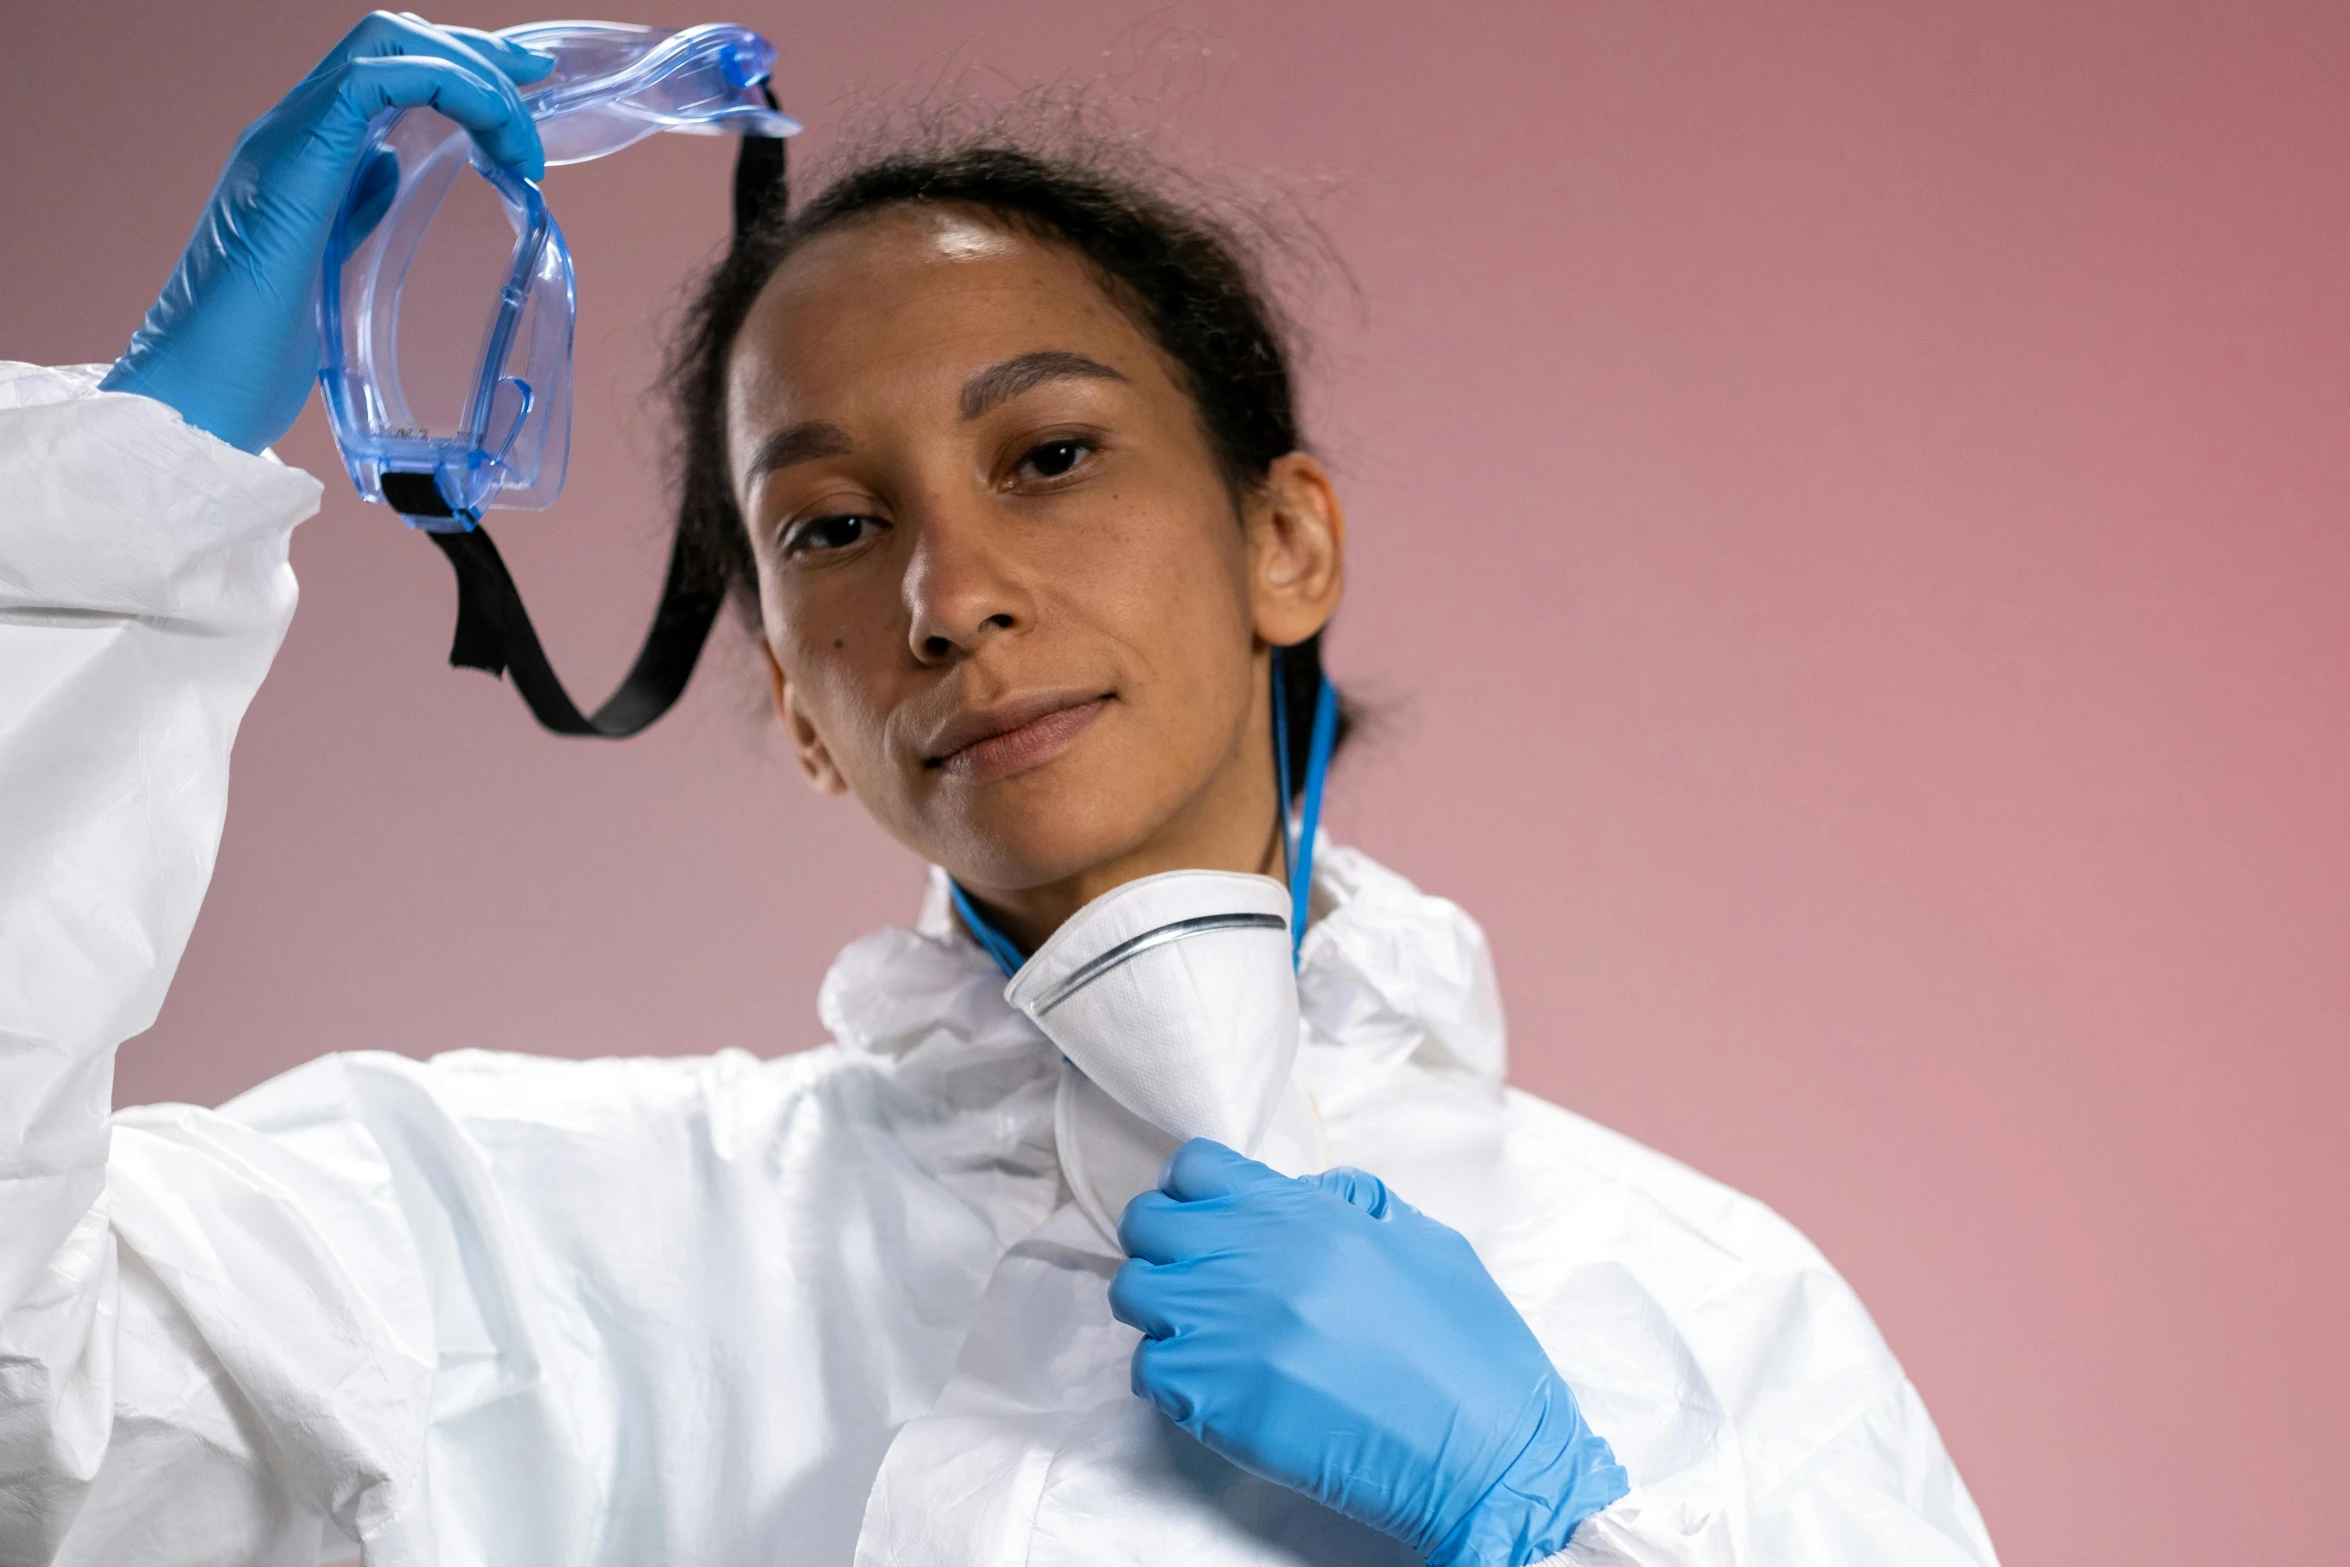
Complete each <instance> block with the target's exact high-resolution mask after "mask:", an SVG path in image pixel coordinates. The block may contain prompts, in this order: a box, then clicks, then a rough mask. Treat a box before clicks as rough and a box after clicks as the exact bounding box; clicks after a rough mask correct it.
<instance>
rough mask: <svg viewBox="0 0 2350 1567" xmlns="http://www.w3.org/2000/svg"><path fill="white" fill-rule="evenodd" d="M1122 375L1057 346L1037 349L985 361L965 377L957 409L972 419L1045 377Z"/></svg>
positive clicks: (1097, 378)
mask: <svg viewBox="0 0 2350 1567" xmlns="http://www.w3.org/2000/svg"><path fill="white" fill-rule="evenodd" d="M1125 379H1126V378H1125V377H1124V376H1122V375H1120V374H1119V373H1118V372H1117V371H1115V370H1113V369H1111V368H1110V367H1109V366H1108V365H1105V364H1103V363H1101V361H1099V360H1096V359H1088V358H1086V357H1085V356H1084V355H1083V354H1072V353H1069V352H1067V351H1066V350H1063V349H1058V348H1047V349H1041V350H1039V351H1038V352H1036V353H1033V354H1021V355H1019V356H1018V357H1017V358H1013V359H1007V360H1005V361H1004V362H1003V363H1002V364H1000V365H989V366H988V367H987V368H986V369H985V370H982V371H980V372H979V373H978V374H977V375H975V376H973V377H972V378H971V379H970V380H968V381H965V382H964V383H963V396H962V408H961V412H962V415H963V417H964V418H965V419H976V418H978V417H979V416H980V415H981V414H983V413H986V412H987V411H988V410H989V409H991V408H994V407H996V406H997V405H998V404H1001V403H1005V402H1008V401H1010V400H1011V399H1012V398H1015V397H1018V396H1019V395H1020V394H1021V393H1022V392H1025V391H1028V390H1030V389H1031V388H1033V387H1039V386H1042V385H1044V383H1045V382H1047V381H1068V380H1084V381H1123V380H1125Z"/></svg>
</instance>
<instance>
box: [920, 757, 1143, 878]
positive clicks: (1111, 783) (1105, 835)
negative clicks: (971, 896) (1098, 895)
mask: <svg viewBox="0 0 2350 1567" xmlns="http://www.w3.org/2000/svg"><path fill="white" fill-rule="evenodd" d="M1052 771H1053V769H1051V768H1050V767H1045V768H1039V769H1037V772H1036V773H1035V774H1029V775H1023V776H1022V777H1019V778H1007V779H1004V780H1003V781H1002V782H1001V783H998V784H993V785H989V786H988V788H987V789H986V791H985V795H986V796H988V797H987V798H983V799H981V800H978V801H974V802H973V804H974V805H975V806H976V807H977V808H976V809H974V810H972V811H970V812H968V813H967V814H965V815H964V817H963V819H962V820H961V821H960V822H959V823H957V824H956V826H955V828H954V829H953V830H952V831H951V832H949V833H947V834H945V835H942V840H941V841H942V844H945V843H951V844H952V845H953V846H954V849H955V851H956V852H953V853H951V854H944V855H939V856H934V857H935V858H938V859H939V862H940V863H941V864H944V865H945V866H946V867H947V869H948V870H949V871H951V872H952V873H953V874H954V875H955V877H956V879H958V880H968V881H971V882H973V883H976V884H979V885H984V886H988V887H995V888H1001V889H1003V890H1005V891H1017V890H1024V889H1027V888H1030V887H1045V886H1050V885H1051V884H1053V883H1054V882H1058V881H1066V880H1068V879H1069V878H1071V877H1073V876H1078V875H1081V874H1083V873H1084V872H1086V871H1089V870H1091V869H1093V868H1094V867H1095V866H1097V865H1102V864H1105V863H1107V862H1109V861H1112V860H1116V859H1121V858H1123V857H1124V856H1126V855H1129V854H1132V853H1133V852H1135V851H1136V850H1137V849H1139V848H1141V847H1142V846H1143V845H1144V844H1146V843H1148V842H1149V841H1150V839H1151V838H1152V836H1153V835H1154V834H1155V833H1156V832H1157V831H1158V829H1159V827H1160V826H1162V825H1163V819H1164V816H1165V814H1166V813H1165V812H1164V811H1160V810H1154V809H1151V806H1153V805H1155V804H1156V802H1155V801H1151V800H1150V799H1149V798H1148V796H1147V795H1146V794H1145V793H1144V791H1143V790H1141V789H1140V788H1136V787H1133V786H1131V785H1123V786H1122V784H1121V783H1120V782H1119V781H1115V780H1107V779H1089V778H1085V777H1083V776H1081V775H1072V776H1067V777H1062V778H1047V777H1044V776H1041V775H1043V774H1047V773H1050V772H1052ZM1031 779H1033V782H1031V781H1030V780H1031ZM1022 785H1026V787H1021V786H1022Z"/></svg>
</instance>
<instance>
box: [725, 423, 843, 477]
mask: <svg viewBox="0 0 2350 1567" xmlns="http://www.w3.org/2000/svg"><path fill="white" fill-rule="evenodd" d="M854 449H855V448H854V445H853V444H852V443H851V442H850V440H849V433H848V431H846V430H844V429H842V428H841V427H840V426H839V425H837V424H826V423H825V422H824V421H823V420H821V419H808V420H803V421H802V422H801V423H799V424H794V425H787V426H785V427H784V428H783V429H780V430H778V431H776V432H775V433H774V434H773V435H770V436H769V437H767V439H766V440H764V441H762V442H761V443H760V444H759V449H758V451H757V452H755V453H753V454H752V456H751V465H750V466H749V467H748V468H745V469H744V470H743V488H745V489H746V490H747V489H749V488H750V487H751V485H752V484H754V483H756V482H757V481H758V479H759V476H760V475H761V474H767V473H773V472H774V471H775V470H776V469H778V468H789V467H790V466H791V465H792V464H793V463H801V462H814V461H816V460H817V459H818V458H820V457H846V456H847V455H848V454H849V453H850V452H851V451H852V450H854Z"/></svg>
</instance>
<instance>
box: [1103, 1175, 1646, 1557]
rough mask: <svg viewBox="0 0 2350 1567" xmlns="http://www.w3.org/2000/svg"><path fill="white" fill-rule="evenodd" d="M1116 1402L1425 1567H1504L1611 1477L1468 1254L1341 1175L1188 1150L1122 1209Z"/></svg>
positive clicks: (1557, 1384) (1613, 1471)
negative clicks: (1125, 1399)
mask: <svg viewBox="0 0 2350 1567" xmlns="http://www.w3.org/2000/svg"><path fill="white" fill-rule="evenodd" d="M1118 1233H1119V1239H1120V1241H1121V1242H1122V1243H1123V1244H1124V1246H1125V1248H1126V1252H1127V1255H1128V1258H1129V1260H1128V1261H1127V1262H1126V1263H1125V1264H1124V1265H1123V1266H1122V1267H1120V1268H1119V1270H1118V1275H1117V1277H1116V1279H1115V1280H1113V1281H1112V1283H1111V1285H1110V1309H1111V1310H1112V1311H1113V1312H1114V1313H1115V1314H1116V1315H1117V1317H1118V1320H1119V1321H1121V1322H1124V1323H1127V1324H1129V1325H1131V1326H1133V1327H1135V1328H1138V1329H1140V1330H1141V1332H1142V1334H1143V1341H1142V1343H1141V1344H1140V1345H1139V1346H1137V1348H1136V1349H1135V1352H1134V1391H1135V1394H1136V1395H1137V1396H1138V1397H1141V1398H1144V1399H1147V1400H1149V1401H1150V1402H1151V1403H1152V1404H1154V1405H1156V1406H1157V1407H1158V1408H1159V1409H1160V1410H1161V1411H1163V1412H1164V1413H1165V1414H1166V1416H1167V1417H1168V1418H1169V1419H1170V1420H1173V1421H1174V1422H1175V1423H1176V1424H1177V1425H1180V1426H1182V1427H1183V1429H1184V1430H1186V1431H1188V1432H1190V1433H1191V1434H1192V1435H1193V1436H1195V1437H1197V1438H1198V1439H1199V1440H1200V1442H1201V1443H1202V1444H1203V1445H1205V1446H1206V1447H1208V1448H1209V1449H1210V1450H1211V1451H1213V1452H1216V1453H1218V1454H1220V1455H1222V1456H1223V1457H1224V1458H1226V1459H1228V1460H1230V1461H1231V1462H1232V1463H1234V1464H1236V1465H1238V1466H1239V1467H1240V1468H1242V1469H1245V1470H1247V1471H1249V1472H1250V1473H1252V1474H1256V1475H1259V1476H1262V1477H1264V1478H1266V1479H1269V1480H1272V1481H1275V1482H1277V1483H1279V1484H1281V1485H1285V1486H1288V1487H1290V1488H1291V1489H1293V1490H1296V1491H1299V1492H1302V1493H1304V1494H1305V1495H1307V1496H1310V1497H1312V1498H1314V1499H1315V1500H1316V1501H1319V1502H1321V1503H1322V1504H1323V1505H1324V1506H1326V1507H1329V1508H1331V1509H1332V1510H1333V1511H1336V1512H1339V1513H1343V1514H1345V1515H1346V1516H1347V1517H1350V1518H1353V1519H1355V1520H1356V1521H1358V1522H1360V1523H1363V1524H1367V1525H1369V1526H1370V1527H1371V1528H1374V1529H1377V1530H1379V1531H1380V1532H1381V1533H1383V1534H1386V1535H1388V1536H1389V1537H1390V1538H1393V1539H1397V1540H1401V1541H1403V1542H1404V1543H1405V1544H1407V1545H1409V1546H1410V1547H1411V1548H1412V1549H1414V1550H1416V1551H1418V1552H1419V1553H1420V1554H1421V1555H1423V1556H1425V1557H1427V1558H1428V1560H1429V1561H1430V1563H1432V1564H1433V1567H1455V1564H1459V1567H1468V1564H1475V1567H1488V1564H1492V1567H1522V1564H1524V1563H1529V1562H1535V1561H1540V1560H1541V1559H1543V1558H1544V1557H1546V1556H1551V1555H1554V1554H1556V1553H1557V1552H1559V1551H1561V1550H1564V1549H1565V1548H1566V1544H1567V1540H1568V1537H1569V1536H1570V1535H1571V1534H1572V1533H1573V1532H1574V1528H1575V1525H1576V1524H1578V1523H1579V1522H1581V1521H1582V1520H1583V1519H1584V1518H1586V1517H1588V1516H1589V1515H1590V1514H1592V1513H1595V1512H1597V1511H1599V1510H1600V1509H1601V1508H1602V1507H1605V1506H1607V1505H1608V1503H1610V1502H1612V1501H1614V1500H1615V1499H1616V1498H1617V1497H1620V1496H1622V1495H1623V1494H1624V1492H1625V1490H1626V1488H1627V1486H1626V1481H1625V1477H1624V1471H1623V1469H1622V1468H1621V1467H1620V1466H1619V1465H1618V1464H1617V1463H1616V1461H1615V1455H1614V1454H1613V1452H1611V1451H1610V1450H1609V1448H1608V1445H1607V1443H1606V1441H1604V1440H1603V1439H1602V1438H1600V1437H1599V1436H1597V1435H1596V1434H1595V1433H1593V1432H1592V1430H1591V1429H1590V1427H1588V1426H1587V1425H1585V1424H1584V1423H1583V1417H1582V1414H1581V1412H1580V1411H1579V1410H1578V1409H1577V1408H1576V1406H1575V1396H1574V1394H1573V1393H1572V1392H1571V1391H1570V1390H1569V1389H1568V1387H1567V1385H1566V1383H1565V1382H1564V1381H1563V1380H1562V1379H1561V1378H1560V1377H1559V1374H1558V1372H1557V1371H1556V1370H1555V1369H1554V1368H1553V1367H1552V1366H1551V1363H1550V1357H1549V1356H1548V1355H1546V1354H1545V1353H1544V1352H1543V1349H1542V1346H1541V1344H1540V1343H1539V1342H1537V1341H1536V1339H1535V1337H1534V1333H1533V1330H1532V1329H1530V1328H1529V1327H1527V1326H1526V1323H1525V1320H1524V1319H1523V1318H1522V1317H1520V1316H1519V1315H1518V1312H1517V1308H1516V1307H1514V1306H1512V1305H1511V1304H1510V1302H1509V1300H1508V1298H1507V1297H1506V1296H1504V1295H1503V1294H1502V1292H1501V1288H1500V1286H1499V1285H1497V1284H1495V1283H1494V1282H1493V1278H1492V1276H1491V1275H1490V1274H1488V1273H1487V1272H1486V1271H1485V1265H1484V1264H1483V1263H1482V1262H1480V1261H1479V1260H1478V1258H1477V1254H1476V1252H1475V1251H1474V1250H1472V1249H1471V1247H1470V1245H1469V1243H1468V1241H1467V1240H1466V1239H1465V1238H1463V1237H1462V1236H1461V1234H1460V1233H1459V1232H1458V1231H1456V1230H1453V1229H1450V1228H1448V1227H1446V1226H1444V1225H1442V1224H1439V1223H1437V1222H1436V1221H1435V1220H1433V1219H1431V1218H1429V1217H1428V1216H1427V1215H1425V1214H1423V1213H1421V1212H1420V1211H1419V1210H1417V1209H1415V1208H1413V1207H1412V1206H1411V1205H1410V1204H1409V1203H1406V1202H1404V1201H1402V1200H1401V1199H1400V1198H1398V1197H1396V1196H1395V1195H1394V1194H1392V1193H1391V1192H1389V1191H1388V1189H1387V1187H1386V1186H1385V1184H1384V1183H1382V1182H1381V1181H1380V1180H1379V1179H1378V1178H1377V1177H1375V1176H1371V1175H1367V1174H1365V1173H1364V1172H1362V1171H1360V1170H1349V1169H1338V1170H1330V1171H1327V1172H1325V1173H1323V1174H1321V1175H1317V1176H1311V1177H1308V1178H1306V1179H1303V1180H1294V1179H1291V1178H1290V1177H1288V1176H1285V1175H1281V1174H1279V1173H1277V1172H1275V1171H1274V1170H1271V1169H1269V1168H1267V1167H1266V1166H1264V1165H1261V1164H1258V1163H1257V1162H1256V1161H1254V1160H1252V1159H1246V1158H1243V1157H1242V1156H1241V1155H1239V1154H1237V1153H1234V1152H1233V1151H1232V1150H1231V1149H1229V1148H1227V1147H1225V1146H1224V1145H1223V1144H1221V1143H1215V1142H1209V1141H1207V1140H1205V1139H1195V1140H1193V1141H1191V1142H1188V1143H1186V1144H1184V1145H1183V1147H1182V1148H1180V1149H1178V1150H1177V1151H1176V1153H1175V1155H1174V1157H1173V1158H1171V1159H1169V1160H1168V1162H1167V1168H1166V1172H1165V1174H1164V1176H1163V1178H1162V1179H1161V1181H1160V1189H1159V1190H1157V1191H1152V1192H1145V1193H1143V1194H1142V1195H1141V1196H1139V1197H1137V1198H1135V1199H1134V1201H1133V1202H1132V1203H1130V1204H1128V1205H1127V1208H1126V1214H1125V1218H1124V1221H1123V1222H1122V1223H1121V1224H1120V1225H1119V1231H1118Z"/></svg>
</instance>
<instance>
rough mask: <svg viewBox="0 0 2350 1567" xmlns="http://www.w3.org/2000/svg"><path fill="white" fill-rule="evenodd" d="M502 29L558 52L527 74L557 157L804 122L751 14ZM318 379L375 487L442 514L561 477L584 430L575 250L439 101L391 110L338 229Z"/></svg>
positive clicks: (505, 499) (452, 526)
mask: <svg viewBox="0 0 2350 1567" xmlns="http://www.w3.org/2000/svg"><path fill="white" fill-rule="evenodd" d="M505 36H507V37H509V38H512V39H514V40H515V41H517V42H519V43H523V44H527V45H528V46H530V47H531V48H534V49H540V50H543V51H545V52H547V53H549V54H552V55H554V57H555V60H556V66H555V69H554V70H553V71H551V72H550V73H549V74H548V75H547V77H546V78H544V79H543V80H542V81H540V82H538V83H534V84H533V85H532V86H531V87H530V88H528V89H526V90H525V102H526V104H527V105H528V107H529V108H530V110H531V114H532V116H533V118H534V119H536V120H537V121H538V126H539V133H540V137H541V139H542V141H543V142H544V143H545V145H546V149H547V161H548V163H549V164H550V165H554V164H562V163H580V162H585V161H587V160H588V159H591V158H599V157H603V156H605V155H606V154H608V153H612V152H617V151H619V150H620V149H621V148H623V147H627V146H630V145H632V144H633V143H635V142H637V141H640V140H642V139H643V138H645V137H646V136H650V135H652V134H654V133H655V132H658V131H685V132H690V133H694V134H701V135H723V134H729V133H749V134H757V135H769V136H781V135H789V134H791V133H792V132H794V131H797V130H798V129H799V127H798V125H797V124H796V123H794V122H793V121H791V120H789V119H787V118H786V117H785V116H783V115H782V114H779V113H778V112H776V110H775V109H773V108H772V107H771V106H770V105H769V104H768V102H767V99H766V97H765V95H764V94H763V93H762V92H761V90H760V86H759V84H760V83H761V82H763V81H764V80H765V79H766V77H767V73H768V72H769V70H770V69H771V68H772V67H773V64H774V59H775V52H774V49H773V48H772V46H770V45H769V44H768V43H767V41H766V40H765V39H763V38H761V37H759V35H758V34H756V33H753V32H750V31H748V30H747V29H744V28H739V27H729V26H717V25H712V26H705V27H694V28H688V29H685V30H684V31H682V32H668V31H663V30H660V29H655V28H645V27H631V26H625V25H621V24H617V23H604V22H541V23H531V24H528V25H526V26H522V27H516V28H510V29H508V30H507V32H506V34H505ZM325 273H326V275H325V278H324V280H323V284H324V286H323V288H322V289H321V294H320V307H319V313H320V327H321V332H320V337H321V346H322V350H323V354H322V360H323V362H322V364H321V367H320V372H319V379H320V382H321V384H322V387H323V389H324V391H325V401H326V408H327V417H328V420H329V422H330V423H332V425H333V426H334V431H335V438H336V442H337V444H338V445H339V446H340V447H341V449H342V453H343V461H344V466H345V467H346V468H347V469H348V470H349V472H350V474H351V479H352V482H353V483H354V484H355V485H356V486H357V487H358V489H359V492H360V493H361V494H362V495H363V496H365V497H366V498H368V499H370V500H378V501H383V502H385V503H387V504H389V505H391V506H393V507H394V508H395V509H397V510H398V511H399V512H400V513H401V514H402V515H403V516H404V517H406V518H407V519H408V521H409V522H411V523H412V524H414V525H416V526H419V527H423V528H427V529H433V530H437V531H463V530H466V529H470V528H471V527H472V526H473V525H474V523H475V522H476V521H478V520H479V515H480V513H481V512H482V510H484V509H485V508H490V507H498V508H520V509H535V508H540V507H545V506H548V505H551V504H553V502H554V500H555V498H556V497H557V496H558V495H560V494H561V493H562V489H563V477H564V470H565V468H566V466H567V464H568V462H569V459H570V444H571V348H572V333H573V320H574V313H575V295H574V290H573V279H572V268H571V257H570V253H569V251H568V250H567V249H566V247H565V245H564V242H563V234H562V231H561V229H559V228H558V227H557V226H556V223H555V220H554V217H553V214H552V213H550V212H549V211H548V210H547V205H546V202H545V200H544V198H543V197H542V196H541V194H540V192H539V190H538V188H537V187H536V186H535V185H533V184H531V183H530V182H529V181H527V180H524V179H522V178H520V177H519V176H517V175H514V174H512V173H510V172H508V171H507V170H504V169H501V168H497V167H493V166H491V165H489V164H487V163H485V162H484V161H482V160H481V159H480V157H479V154H478V153H477V152H476V151H475V149H474V147H473V145H472V142H471V140H470V138H469V137H468V136H467V135H466V133H465V132H464V131H463V129H462V128H460V127H458V126H457V125H455V124H454V123H453V122H451V121H449V120H447V119H444V118H443V117H442V116H440V115H438V114H436V113H434V112H432V111H431V110H428V109H416V110H408V111H393V112H391V113H387V114H385V115H383V116H381V117H379V118H378V120H377V121H376V123H375V125H374V126H372V127H371V128H370V133H369V150H368V152H367V154H366V156H365V157H364V158H363V159H362V162H361V169H360V173H359V175H358V177H357V178H356V179H355V180H354V181H353V182H352V185H351V189H350V191H349V193H348V194H347V195H346V196H345V198H344V202H343V209H342V213H341V215H340V217H339V218H338V219H337V221H336V224H335V228H334V231H333V233H332V234H331V235H330V236H329V239H328V243H327V251H326V258H325Z"/></svg>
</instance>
